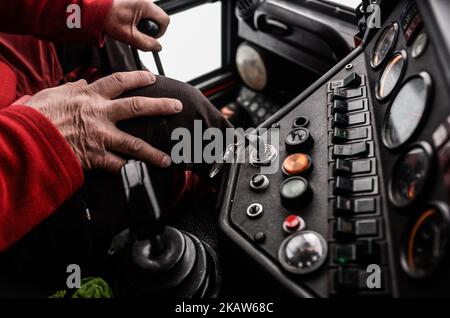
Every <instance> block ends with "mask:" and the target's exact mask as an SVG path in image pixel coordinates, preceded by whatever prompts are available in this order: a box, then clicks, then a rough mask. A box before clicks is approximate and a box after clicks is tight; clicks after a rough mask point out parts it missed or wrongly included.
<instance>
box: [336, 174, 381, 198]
mask: <svg viewBox="0 0 450 318" xmlns="http://www.w3.org/2000/svg"><path fill="white" fill-rule="evenodd" d="M374 189H375V179H374V178H373V177H368V178H357V179H350V178H345V177H337V178H336V185H335V190H334V193H335V194H336V195H346V194H350V195H352V194H359V193H364V192H372V191H374Z"/></svg>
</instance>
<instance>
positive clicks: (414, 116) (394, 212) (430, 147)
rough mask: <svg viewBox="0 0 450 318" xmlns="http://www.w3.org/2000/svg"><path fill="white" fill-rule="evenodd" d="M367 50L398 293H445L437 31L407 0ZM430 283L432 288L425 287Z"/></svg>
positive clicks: (443, 134) (447, 235) (445, 134)
mask: <svg viewBox="0 0 450 318" xmlns="http://www.w3.org/2000/svg"><path fill="white" fill-rule="evenodd" d="M401 3H402V5H400V6H398V7H397V9H396V11H395V12H394V13H392V14H391V15H390V16H389V18H388V20H387V21H386V26H385V27H384V29H383V30H381V31H380V32H378V33H377V34H376V35H375V36H374V39H373V40H372V41H371V44H369V45H368V48H367V49H366V52H365V56H366V59H367V60H368V61H370V62H369V63H368V64H369V67H368V70H369V71H368V81H369V82H371V83H373V85H372V86H373V90H372V92H371V95H372V100H373V116H374V120H375V122H376V125H375V126H376V127H375V129H376V130H378V132H377V135H378V136H379V145H378V151H379V156H380V163H381V170H382V177H383V179H384V185H385V187H384V188H385V190H384V191H385V195H384V206H385V218H386V223H387V225H388V227H389V229H390V233H389V235H390V238H388V239H389V240H391V241H392V243H391V244H390V245H391V247H392V251H391V253H392V260H391V262H392V264H391V266H392V274H393V275H394V277H395V279H396V281H397V282H398V283H397V286H394V288H396V289H397V293H398V295H399V296H412V295H415V296H432V295H433V294H434V295H439V293H440V292H442V290H443V286H444V284H445V283H444V282H445V281H446V282H447V283H448V282H450V271H449V270H448V268H450V263H448V262H447V256H448V255H449V254H450V247H449V244H448V243H449V240H450V232H449V228H450V219H449V207H448V206H449V192H448V190H447V189H448V185H446V182H445V180H446V177H445V173H443V172H444V171H445V165H444V164H443V161H445V159H443V158H445V155H443V153H445V144H446V143H448V139H449V124H448V122H449V120H448V116H449V114H450V108H449V107H448V106H449V105H448V102H446V100H448V98H449V96H448V93H449V90H448V88H447V89H445V87H446V85H445V79H444V77H443V76H442V71H441V69H440V68H441V66H439V65H438V63H437V61H436V59H437V54H436V51H435V50H436V47H435V46H434V45H433V43H432V42H431V39H430V38H431V36H430V32H432V31H431V30H430V29H428V25H427V24H426V23H425V22H424V20H423V18H422V16H421V14H420V12H419V10H418V7H417V4H416V3H415V2H414V1H405V2H401ZM424 286H426V288H424Z"/></svg>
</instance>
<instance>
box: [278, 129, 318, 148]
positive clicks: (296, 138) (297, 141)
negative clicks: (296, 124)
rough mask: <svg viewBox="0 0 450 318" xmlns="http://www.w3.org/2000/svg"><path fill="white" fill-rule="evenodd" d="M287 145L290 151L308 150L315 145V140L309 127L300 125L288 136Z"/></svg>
mask: <svg viewBox="0 0 450 318" xmlns="http://www.w3.org/2000/svg"><path fill="white" fill-rule="evenodd" d="M285 145H286V151H287V152H288V153H301V152H307V151H308V150H310V149H311V148H312V146H313V145H314V140H313V138H312V136H311V134H310V133H309V130H308V129H306V128H303V127H300V128H297V129H294V130H292V131H291V132H290V133H289V134H288V135H287V136H286V139H285Z"/></svg>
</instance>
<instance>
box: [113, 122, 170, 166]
mask: <svg viewBox="0 0 450 318" xmlns="http://www.w3.org/2000/svg"><path fill="white" fill-rule="evenodd" d="M105 146H106V147H107V148H108V149H109V150H112V151H117V152H120V153H123V154H127V155H130V156H132V157H133V158H135V159H138V160H142V161H145V162H147V163H149V164H152V165H155V166H157V167H161V168H167V167H169V166H170V165H171V163H172V160H171V159H170V157H169V156H168V155H167V154H165V153H164V152H162V151H160V150H158V149H155V148H153V147H152V146H150V145H149V144H148V143H146V142H145V141H143V140H142V139H139V138H136V137H133V136H131V135H128V134H126V133H124V132H122V131H120V130H119V129H117V128H114V129H113V130H112V132H111V133H110V134H109V135H108V136H107V138H106V145H105Z"/></svg>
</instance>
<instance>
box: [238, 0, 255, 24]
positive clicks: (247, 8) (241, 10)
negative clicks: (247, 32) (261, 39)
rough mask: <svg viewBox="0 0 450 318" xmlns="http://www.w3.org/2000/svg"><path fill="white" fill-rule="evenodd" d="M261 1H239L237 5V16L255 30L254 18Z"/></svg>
mask: <svg viewBox="0 0 450 318" xmlns="http://www.w3.org/2000/svg"><path fill="white" fill-rule="evenodd" d="M259 3H260V0H239V1H238V3H237V4H236V16H237V18H238V19H241V20H243V21H244V22H245V23H247V24H248V25H250V26H251V27H252V28H254V23H253V16H254V14H255V11H256V8H258V5H259Z"/></svg>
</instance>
